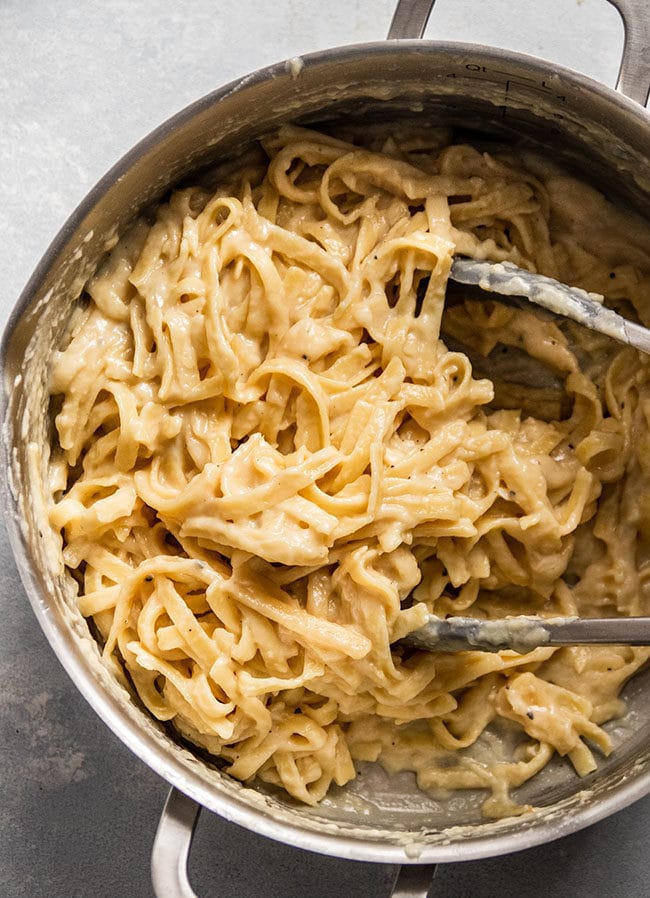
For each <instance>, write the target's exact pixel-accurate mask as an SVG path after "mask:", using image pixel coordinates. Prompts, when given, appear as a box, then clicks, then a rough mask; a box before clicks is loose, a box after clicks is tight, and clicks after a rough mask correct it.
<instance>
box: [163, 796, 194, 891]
mask: <svg viewBox="0 0 650 898" xmlns="http://www.w3.org/2000/svg"><path fill="white" fill-rule="evenodd" d="M200 812H201V805H200V804H197V802H196V801H193V800H192V799H191V798H188V797H187V795H183V793H182V792H179V791H178V789H174V788H173V787H172V788H171V789H170V791H169V795H168V796H167V801H166V802H165V806H164V808H163V810H162V814H161V815H160V822H159V823H158V829H157V830H156V837H155V839H154V841H153V849H152V851H151V882H152V884H153V890H154V894H155V895H156V898H198V896H197V894H196V892H195V891H194V890H193V889H192V886H191V885H190V881H189V878H188V875H187V861H188V859H189V856H190V848H191V847H192V839H193V838H194V830H195V829H196V824H197V823H198V820H199V814H200Z"/></svg>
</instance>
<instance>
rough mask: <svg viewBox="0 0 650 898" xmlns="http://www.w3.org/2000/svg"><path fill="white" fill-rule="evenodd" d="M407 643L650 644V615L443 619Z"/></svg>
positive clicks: (432, 620)
mask: <svg viewBox="0 0 650 898" xmlns="http://www.w3.org/2000/svg"><path fill="white" fill-rule="evenodd" d="M400 642H401V644H402V645H408V646H412V647H413V648H418V649H428V650H429V651H435V652H467V651H473V650H476V651H481V652H500V651H504V650H511V651H513V652H518V653H519V654H522V655H523V654H525V653H526V652H532V651H533V649H536V648H539V647H540V646H545V647H546V646H562V645H650V617H601V618H584V617H583V618H579V617H556V618H543V617H525V616H521V617H505V618H502V619H501V620H478V619H477V618H473V617H448V618H441V617H435V616H434V615H431V616H430V617H429V620H428V621H427V623H426V624H425V625H424V626H423V627H420V628H419V629H418V630H414V631H413V632H412V633H409V635H408V636H405V637H404V639H402V640H400Z"/></svg>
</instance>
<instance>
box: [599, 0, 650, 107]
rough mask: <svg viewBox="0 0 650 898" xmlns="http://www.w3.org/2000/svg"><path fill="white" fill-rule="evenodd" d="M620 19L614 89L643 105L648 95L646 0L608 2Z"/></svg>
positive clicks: (649, 55)
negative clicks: (621, 33) (620, 43)
mask: <svg viewBox="0 0 650 898" xmlns="http://www.w3.org/2000/svg"><path fill="white" fill-rule="evenodd" d="M609 2H610V3H611V4H612V6H615V7H616V9H617V10H618V13H619V15H620V17H621V18H622V19H623V28H624V29H625V40H624V43H623V58H622V60H621V68H620V70H619V73H618V81H617V82H616V90H618V91H620V92H621V93H622V94H625V96H626V97H629V98H630V99H631V100H636V102H637V103H640V104H641V105H642V106H645V104H646V103H647V102H648V96H650V10H649V9H648V4H647V0H609Z"/></svg>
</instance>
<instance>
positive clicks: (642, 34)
mask: <svg viewBox="0 0 650 898" xmlns="http://www.w3.org/2000/svg"><path fill="white" fill-rule="evenodd" d="M435 2H436V0H399V2H398V4H397V8H396V10H395V14H394V16H393V20H392V22H391V23H390V29H389V31H388V40H404V39H417V38H421V37H422V36H423V34H424V29H425V28H426V27H427V22H428V21H429V16H430V15H431V10H432V9H433V7H434V4H435ZM608 2H609V3H611V4H612V6H615V7H616V9H617V10H618V12H619V15H620V16H621V18H622V19H623V27H624V29H625V41H624V44H623V57H622V59H621V68H620V71H619V73H618V81H617V83H616V89H617V90H618V91H620V93H622V94H625V96H626V97H629V98H630V99H631V100H636V102H637V103H640V104H641V105H642V106H645V104H646V103H647V102H648V96H649V95H650V12H649V11H648V5H647V0H608Z"/></svg>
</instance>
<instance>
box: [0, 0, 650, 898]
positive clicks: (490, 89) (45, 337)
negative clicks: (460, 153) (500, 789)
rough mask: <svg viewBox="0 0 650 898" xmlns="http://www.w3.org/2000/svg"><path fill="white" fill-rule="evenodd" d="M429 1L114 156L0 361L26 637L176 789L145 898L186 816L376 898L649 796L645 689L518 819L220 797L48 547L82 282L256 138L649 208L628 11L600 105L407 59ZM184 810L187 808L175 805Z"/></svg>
mask: <svg viewBox="0 0 650 898" xmlns="http://www.w3.org/2000/svg"><path fill="white" fill-rule="evenodd" d="M433 2H434V0H401V2H400V3H399V5H398V8H397V11H396V13H395V17H394V20H393V24H392V26H391V30H390V33H389V38H390V39H391V40H389V41H388V42H383V43H376V44H366V45H359V46H351V47H343V48H339V49H336V50H330V51H326V52H323V53H316V54H312V55H310V56H307V57H304V58H302V59H300V60H290V61H289V62H287V63H281V64H278V65H275V66H272V67H270V68H267V69H264V70H262V71H259V72H256V73H254V74H252V75H250V76H249V77H247V78H243V79H241V80H240V81H238V82H236V83H234V84H230V85H228V86H227V87H224V88H222V89H220V90H218V91H216V92H215V93H213V94H210V95H209V96H207V97H205V98H204V99H202V100H200V101H199V102H197V103H195V104H193V105H192V106H190V107H188V108H187V109H186V110H184V111H183V112H181V113H180V114H179V115H177V116H175V117H174V118H173V119H171V120H170V121H168V122H167V123H166V124H164V125H163V126H161V127H160V128H158V129H157V130H156V131H154V132H153V133H152V134H151V135H150V136H149V137H148V138H146V139H145V140H144V141H142V143H140V144H139V145H138V146H137V147H135V149H133V150H132V151H131V152H130V153H129V154H127V156H125V157H124V159H122V160H121V161H120V162H119V163H118V164H117V165H116V166H115V167H114V168H113V169H112V170H111V171H110V172H109V173H108V174H107V175H106V177H105V178H103V180H102V181H100V183H99V184H98V185H97V186H96V187H95V188H94V190H93V191H91V193H90V194H89V196H88V197H87V198H86V200H84V202H83V203H82V204H81V206H80V207H79V208H78V209H77V211H76V212H75V213H74V214H73V215H72V216H71V218H70V219H69V220H68V222H67V223H66V225H65V226H64V228H63V229H62V231H61V232H60V234H59V235H58V237H57V238H56V239H55V241H54V242H53V244H52V246H51V247H50V248H49V250H48V252H47V253H46V255H45V257H44V258H43V260H42V261H41V263H40V265H39V266H38V268H37V270H36V272H35V273H34V275H33V277H32V278H31V280H30V282H29V284H28V285H27V287H26V289H25V291H24V292H23V294H22V296H21V298H20V300H19V301H18V304H17V306H16V308H15V310H14V312H13V314H12V316H11V318H10V321H9V323H8V325H7V328H6V331H5V334H4V340H3V345H2V360H1V361H2V370H3V390H2V419H3V445H4V472H3V473H4V475H5V476H4V477H3V484H4V486H3V488H4V490H5V502H6V506H5V507H6V508H8V510H9V517H8V529H9V535H10V539H11V543H12V546H13V549H14V553H15V556H16V561H17V564H18V567H19V570H20V573H21V576H22V579H23V582H24V584H25V588H26V591H27V594H28V596H29V598H30V601H31V603H32V605H33V607H34V611H35V613H36V615H37V617H38V619H39V622H40V624H41V626H42V628H43V630H44V632H45V635H46V636H47V638H48V639H49V641H50V643H51V645H52V647H53V649H54V651H55V652H56V653H57V655H58V657H59V659H60V660H61V662H62V664H63V665H64V667H65V668H66V670H67V671H68V673H69V674H70V676H71V677H72V678H73V680H74V682H75V683H76V685H77V686H78V688H79V690H80V691H81V692H82V694H83V695H84V696H85V697H86V699H87V700H88V701H89V702H90V703H91V704H92V705H93V707H94V708H95V710H96V711H97V713H98V714H99V715H100V716H101V717H102V718H103V719H104V721H105V722H106V723H107V724H108V726H109V727H111V729H112V730H113V731H114V732H115V733H116V734H117V735H118V736H119V737H120V738H121V739H122V741H123V742H125V743H126V744H127V745H128V746H129V747H130V748H131V749H132V750H133V752H134V753H135V754H136V755H138V756H139V757H140V758H141V759H142V760H143V761H145V763H147V764H149V766H151V767H152V768H153V769H154V770H156V771H157V772H158V773H159V774H160V775H161V776H163V777H164V778H165V779H167V780H168V781H169V782H170V783H172V784H173V786H174V787H175V788H174V789H172V792H171V794H170V798H169V800H168V802H167V805H166V808H165V810H164V812H163V816H162V820H161V824H160V827H159V830H158V834H157V837H156V842H155V846H154V855H153V865H152V866H153V877H154V884H155V888H156V890H157V894H158V895H159V896H163V895H164V896H165V898H176V896H179V898H188V896H191V895H193V893H192V891H191V888H190V886H189V883H188V880H187V875H186V869H185V867H186V861H187V853H188V850H189V844H190V840H191V834H192V827H193V825H194V823H195V821H196V817H197V814H198V809H199V807H200V806H201V805H202V806H205V807H207V808H209V809H210V810H213V811H215V812H216V813H218V814H220V815H222V816H223V817H225V818H227V819H229V820H232V821H234V822H236V823H238V824H240V825H242V826H245V827H248V828H250V829H254V830H255V831H257V832H259V833H262V834H264V835H267V836H270V837H272V838H275V839H279V840H282V841H285V842H287V843H290V844H293V845H297V846H299V847H302V848H306V849H310V850H313V851H320V852H323V853H326V854H333V855H338V856H339V857H343V858H351V859H358V860H370V861H379V862H384V863H392V864H400V865H401V864H403V865H404V866H403V867H402V869H401V873H400V875H399V877H398V882H397V883H396V890H395V891H394V892H393V895H394V896H402V898H406V896H411V898H417V896H424V895H426V892H427V885H428V883H429V882H430V879H431V868H430V867H427V866H426V865H429V864H433V863H436V862H442V861H457V860H470V859H473V858H478V857H485V856H489V855H497V854H501V853H505V852H511V851H514V850H518V849H522V848H527V847H529V846H532V845H536V844H539V843H541V842H545V841H549V840H551V839H555V838H558V837H559V836H562V835H564V834H567V833H570V832H573V831H575V830H577V829H580V828H581V827H584V826H586V825H588V824H590V823H593V822H595V821H597V820H599V819H601V818H603V817H605V816H607V815H608V814H611V813H613V812H614V811H616V810H619V809H620V808H622V807H624V806H625V805H627V804H629V803H631V802H632V801H634V800H635V799H637V798H640V797H641V796H642V795H644V794H646V793H647V792H649V791H650V750H649V746H650V708H649V703H648V696H650V679H649V677H650V672H648V673H646V674H645V675H640V676H638V677H637V678H636V679H635V680H634V681H633V682H632V684H631V685H630V687H629V688H628V690H627V693H626V697H627V699H628V702H629V707H630V713H629V714H628V716H627V717H626V718H625V720H623V721H622V722H619V723H618V724H616V725H614V726H613V727H612V730H611V731H612V734H613V738H614V740H615V743H616V751H615V752H614V754H613V757H611V758H610V759H608V760H607V761H606V762H604V763H602V764H601V766H600V769H599V771H598V772H597V773H596V774H593V775H592V776H590V777H588V778H586V779H585V780H582V781H577V780H576V778H575V776H574V775H573V774H572V773H569V772H568V771H567V769H566V768H565V767H564V766H563V765H561V764H558V765H550V766H549V768H547V769H546V770H545V771H543V772H542V774H541V775H539V776H538V777H536V778H535V779H534V780H533V781H532V782H531V783H529V784H527V785H526V786H525V787H523V788H522V789H521V790H520V792H519V796H520V798H521V800H522V801H527V802H529V803H530V804H532V805H534V806H536V807H537V810H536V811H534V812H533V813H531V814H530V815H528V816H526V817H524V818H517V819H506V820H499V821H486V820H484V819H481V817H480V811H479V797H478V796H475V795H472V794H467V795H462V796H454V798H453V799H452V800H451V801H448V802H441V801H438V800H436V799H434V798H432V797H429V796H427V795H424V794H423V793H420V792H419V791H418V790H417V789H416V788H415V785H414V782H413V780H412V778H411V777H410V776H408V775H406V774H404V775H400V776H398V777H394V778H391V779H389V778H388V777H386V776H385V775H384V774H383V773H382V772H381V770H379V769H377V768H376V767H369V768H367V769H364V770H363V772H362V773H361V775H360V776H359V778H358V779H357V780H356V781H355V782H354V783H353V784H351V785H350V786H349V787H346V788H345V789H342V790H338V791H337V792H336V793H335V794H334V795H332V796H331V797H330V798H328V799H327V800H326V801H324V802H323V803H322V804H321V806H320V807H318V808H303V807H297V806H296V805H295V804H294V803H292V802H290V801H289V800H287V799H286V798H282V797H279V796H278V795H277V794H275V793H273V792H272V791H270V790H265V789H264V788H263V787H251V786H246V785H243V784H241V783H239V782H236V781H234V780H232V779H230V778H229V777H227V776H225V775H224V774H222V773H220V772H219V771H218V770H217V769H215V768H214V767H213V766H211V765H210V764H209V763H207V762H206V761H204V760H202V758H201V757H199V756H198V755H194V754H192V753H191V752H190V751H189V750H188V749H187V748H186V747H184V746H182V745H181V744H180V743H179V742H178V741H176V740H175V739H174V737H173V736H172V735H171V734H170V733H169V732H168V731H167V730H166V729H164V728H163V727H162V726H159V725H157V724H156V723H155V722H154V721H152V720H151V718H150V717H149V716H148V715H147V714H146V713H145V712H144V711H143V710H142V709H141V707H140V706H139V704H138V702H137V699H136V698H135V697H134V696H132V695H131V694H130V693H129V692H128V691H127V689H126V688H124V687H122V686H120V685H119V684H116V683H115V682H114V680H113V677H112V676H111V675H110V674H109V673H108V671H107V670H106V669H105V668H104V666H103V665H102V662H101V659H100V656H99V652H98V650H97V647H96V645H95V643H94V641H93V639H92V637H91V636H90V634H89V632H88V627H87V625H86V623H85V621H84V620H83V619H82V618H81V616H80V615H79V613H78V611H77V610H76V609H75V607H74V602H73V600H72V598H71V591H70V584H69V583H68V582H67V580H66V578H65V577H63V576H61V575H60V574H59V572H58V565H57V553H56V547H55V545H54V543H53V540H52V537H51V535H50V534H49V531H48V528H47V526H43V521H44V507H45V506H44V502H45V498H44V497H45V488H44V484H45V482H46V476H45V468H46V464H47V457H46V453H45V452H44V451H43V447H46V446H47V444H48V438H49V428H50V423H49V416H48V399H47V393H48V391H47V381H48V359H49V357H50V354H51V351H52V348H53V347H54V346H55V345H56V344H57V342H58V340H59V338H60V336H61V335H62V332H63V329H64V328H65V325H66V322H67V320H68V317H69V314H70V309H71V306H72V304H73V303H74V301H75V299H76V298H77V297H78V296H79V294H80V292H81V290H82V288H83V285H84V283H85V281H86V279H87V277H88V275H89V274H90V273H91V272H92V271H93V270H94V269H95V268H96V266H97V264H98V261H99V260H100V259H101V257H102V256H103V255H104V253H105V252H106V250H107V249H108V248H110V246H111V243H112V242H113V240H114V238H115V235H116V234H117V233H119V232H121V231H122V230H123V229H124V228H125V227H126V226H127V225H128V223H129V222H130V221H131V220H132V219H133V217H134V216H135V215H136V214H137V213H138V211H139V210H141V209H142V208H143V207H144V206H146V205H148V204H150V203H152V202H155V201H156V200H158V199H160V198H161V197H162V196H163V195H164V194H165V193H166V192H167V191H168V190H169V188H170V187H171V186H172V185H174V184H177V183H178V182H181V181H184V180H187V179H188V178H189V177H190V176H193V175H195V174H196V173H197V172H198V171H199V170H201V169H204V168H206V167H211V166H214V165H216V164H217V163H222V162H224V161H227V160H233V159H237V158H238V157H239V155H240V154H241V153H242V152H244V151H245V149H246V147H247V146H248V145H250V144H251V143H252V142H253V141H254V140H255V139H256V138H258V137H260V136H261V135H264V134H266V133H269V132H272V131H273V130H274V129H276V128H277V127H278V126H279V125H280V124H282V123H284V122H287V121H292V122H300V123H303V124H309V125H322V126H325V127H326V126H327V125H328V124H333V123H335V122H338V121H341V120H344V119H345V120H349V119H350V118H352V117H353V118H355V119H357V120H358V119H359V118H361V117H363V118H364V120H379V121H381V120H391V119H395V118H396V117H403V116H407V117H412V118H416V119H418V118H419V119H422V120H426V121H427V122H430V121H438V122H440V123H448V124H451V125H453V126H454V127H457V128H459V129H462V130H463V131H465V132H472V133H474V134H479V135H489V136H493V137H494V136H496V137H497V138H499V139H506V140H510V141H512V140H515V141H522V140H523V141H525V142H526V143H527V144H528V145H532V146H535V147H536V148H537V149H539V150H541V151H542V152H548V153H552V154H553V157H554V158H555V159H559V160H560V161H562V162H564V163H565V164H566V165H568V166H570V167H572V168H574V169H575V170H577V171H578V172H580V173H582V176H583V177H586V178H588V179H590V180H592V181H594V182H595V183H596V184H597V185H598V186H600V187H601V188H602V189H603V190H605V191H606V192H607V193H608V194H610V195H614V196H616V197H617V198H618V199H619V200H620V201H622V202H625V203H628V204H629V205H630V206H631V207H632V208H634V209H635V210H636V211H638V212H640V213H641V214H643V213H644V212H645V211H646V210H647V208H648V207H649V205H650V120H649V118H648V115H647V113H646V112H645V110H644V109H643V108H642V106H641V105H639V104H644V103H645V102H646V100H647V97H648V92H649V90H650V15H649V14H648V11H647V5H646V2H645V0H609V2H611V3H613V5H615V6H616V7H617V8H618V9H619V11H620V13H621V15H622V16H623V19H624V23H625V31H626V42H625V49H624V55H623V63H622V67H621V74H620V79H619V85H618V90H619V92H618V93H617V92H615V91H613V90H611V89H609V88H607V87H604V86H603V85H601V84H598V83H597V82H594V81H592V80H590V79H588V78H585V77H584V76H582V75H580V74H577V73H575V72H572V71H569V70H567V69H563V68H560V67H558V66H556V65H553V64H550V63H548V62H544V61H542V60H538V59H534V58H531V57H528V56H522V55H518V54H514V53H510V52H504V51H501V50H494V49H490V48H487V47H483V46H472V45H465V44H457V43H441V42H434V41H420V40H417V38H419V37H421V35H422V33H423V31H424V27H425V24H426V20H427V18H428V15H429V12H430V9H431V7H432V6H433ZM188 796H189V797H188Z"/></svg>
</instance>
